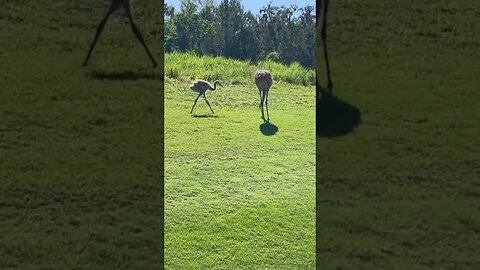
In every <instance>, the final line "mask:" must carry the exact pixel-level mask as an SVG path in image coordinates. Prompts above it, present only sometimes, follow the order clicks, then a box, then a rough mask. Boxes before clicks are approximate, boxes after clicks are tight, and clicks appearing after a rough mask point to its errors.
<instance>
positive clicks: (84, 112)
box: [0, 1, 163, 269]
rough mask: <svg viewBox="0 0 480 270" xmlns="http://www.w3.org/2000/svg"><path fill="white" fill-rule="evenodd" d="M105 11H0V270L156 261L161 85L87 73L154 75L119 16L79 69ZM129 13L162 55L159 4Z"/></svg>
mask: <svg viewBox="0 0 480 270" xmlns="http://www.w3.org/2000/svg"><path fill="white" fill-rule="evenodd" d="M92 7H93V8H92ZM103 8H104V7H103V6H101V5H100V3H99V2H95V1H73V2H72V1H71V2H68V3H67V2H64V1H53V2H52V1H49V2H48V3H47V1H36V2H27V1H7V2H2V3H1V4H0V24H2V25H4V26H5V27H4V28H5V30H4V31H1V34H0V35H1V36H0V58H1V59H2V61H0V70H1V72H0V89H1V90H0V95H1V98H0V220H1V222H0V268H12V269H38V268H54V269H73V268H75V269H98V268H101V269H132V268H155V267H158V266H159V265H161V261H162V256H161V255H162V251H163V249H162V239H161V235H162V231H161V229H162V222H163V221H162V208H163V200H162V196H161V194H162V193H163V185H162V177H163V175H162V174H163V172H162V167H163V164H162V160H163V159H162V151H163V146H162V134H163V124H162V116H163V108H162V106H161V104H162V101H163V94H162V92H161V80H160V78H159V75H155V76H156V77H155V78H152V79H147V78H144V77H142V76H138V78H137V80H133V81H132V80H97V79H95V78H92V77H91V73H92V72H94V71H95V70H101V71H103V72H105V73H107V74H115V73H117V74H122V73H124V72H127V73H126V74H162V71H161V70H153V69H149V67H150V63H149V62H148V61H149V60H148V58H147V56H146V55H145V53H144V51H143V48H141V46H140V44H138V41H136V39H135V37H134V35H133V34H132V33H131V30H130V27H129V25H128V24H126V23H127V20H126V18H123V17H122V15H121V14H114V15H112V18H111V19H112V20H111V21H109V22H108V24H107V27H106V28H105V30H104V33H103V35H102V37H101V38H100V41H99V43H98V44H97V47H96V48H95V51H94V52H93V55H92V58H91V60H90V63H89V66H88V67H86V68H83V67H81V64H82V61H83V57H85V54H86V52H87V49H88V46H89V45H90V44H89V43H90V42H91V39H93V35H94V31H95V27H96V24H97V23H98V22H99V21H100V19H101V16H102V13H103V12H105V10H104V9H103ZM135 12H140V13H142V14H143V15H144V16H143V17H140V18H138V19H137V24H138V27H139V28H140V29H141V31H142V33H143V35H144V36H145V39H146V42H147V43H148V45H149V47H150V49H151V50H152V51H153V52H154V54H155V56H156V57H157V59H161V55H160V54H159V45H158V44H159V40H158V34H159V32H158V25H159V23H157V19H156V18H158V17H157V14H159V12H160V7H159V6H158V7H156V6H155V5H152V6H147V5H143V4H139V5H137V6H136V11H135ZM148 22H151V24H150V23H148ZM155 25H157V26H155ZM155 28H156V29H155ZM154 29H155V30H154ZM92 70H93V71H92Z"/></svg>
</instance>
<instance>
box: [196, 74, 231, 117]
mask: <svg viewBox="0 0 480 270" xmlns="http://www.w3.org/2000/svg"><path fill="white" fill-rule="evenodd" d="M217 84H218V85H220V86H223V85H222V84H221V83H220V82H219V81H218V80H217V81H214V82H213V86H212V85H211V84H210V83H209V82H207V81H204V80H196V81H194V82H193V83H192V84H191V85H190V89H192V91H194V92H197V93H198V97H197V98H196V99H195V102H194V103H193V107H192V110H191V111H190V113H192V112H193V108H195V104H197V100H198V98H199V97H200V96H202V95H203V97H204V98H205V101H206V102H207V105H208V107H210V110H211V111H212V113H215V112H214V111H213V110H212V106H210V103H208V100H207V96H205V92H207V90H212V91H215V89H217Z"/></svg>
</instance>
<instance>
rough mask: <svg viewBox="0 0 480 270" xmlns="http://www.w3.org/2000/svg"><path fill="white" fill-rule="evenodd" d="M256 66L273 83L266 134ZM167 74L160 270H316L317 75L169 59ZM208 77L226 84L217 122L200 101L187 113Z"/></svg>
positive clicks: (214, 96) (217, 103) (215, 104)
mask: <svg viewBox="0 0 480 270" xmlns="http://www.w3.org/2000/svg"><path fill="white" fill-rule="evenodd" d="M256 68H268V69H269V70H271V72H272V74H273V78H274V84H273V86H272V89H271V90H270V95H269V113H270V122H271V125H269V126H264V124H263V120H262V119H261V118H260V115H261V114H260V111H259V108H258V104H259V94H258V89H257V88H256V86H255V83H254V81H253V74H254V72H255V70H256ZM289 70H292V71H293V72H289ZM165 72H166V75H167V79H166V81H165V267H166V269H314V268H315V85H314V83H315V73H314V71H313V70H303V69H301V68H300V67H299V66H297V65H292V66H290V67H285V66H282V65H278V64H274V63H259V65H258V66H257V67H254V66H251V65H250V64H249V63H246V62H239V61H233V60H226V59H223V58H209V57H198V56H195V55H192V54H178V53H175V54H167V55H166V56H165ZM296 72H297V73H298V74H299V75H298V76H290V74H295V73H296ZM204 78H206V79H209V80H210V79H211V80H214V79H218V80H220V81H221V82H222V84H223V87H221V86H219V87H218V89H217V90H215V91H213V92H210V91H209V92H207V98H208V100H209V102H210V104H211V106H212V109H213V110H214V111H215V114H213V113H212V112H211V111H210V109H209V108H208V106H207V104H206V102H205V101H204V100H203V98H201V99H199V100H198V102H197V105H196V107H195V110H194V111H193V113H192V114H190V109H191V107H192V105H193V102H194V100H195V98H196V97H197V94H195V93H193V92H192V91H191V90H190V89H189V85H190V83H191V82H192V80H193V79H204ZM287 80H290V81H292V82H294V81H296V82H297V83H287V82H286V81H287ZM302 82H305V84H306V85H303V83H302ZM275 131H276V132H275Z"/></svg>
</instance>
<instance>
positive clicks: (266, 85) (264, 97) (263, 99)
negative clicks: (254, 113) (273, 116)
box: [255, 70, 273, 121]
mask: <svg viewBox="0 0 480 270" xmlns="http://www.w3.org/2000/svg"><path fill="white" fill-rule="evenodd" d="M272 83H273V80H272V74H271V73H270V71H268V70H258V71H257V72H255V84H256V85H257V88H258V94H259V95H260V105H259V108H260V110H261V112H262V119H263V120H264V121H265V115H264V113H263V107H264V104H265V108H266V109H267V121H270V116H269V114H268V92H269V90H270V87H272Z"/></svg>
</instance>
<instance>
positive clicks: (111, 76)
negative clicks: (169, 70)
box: [88, 70, 163, 81]
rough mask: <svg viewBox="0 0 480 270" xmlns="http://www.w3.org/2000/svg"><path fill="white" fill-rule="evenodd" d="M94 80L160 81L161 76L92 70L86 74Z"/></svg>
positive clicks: (130, 71) (135, 72) (131, 71)
mask: <svg viewBox="0 0 480 270" xmlns="http://www.w3.org/2000/svg"><path fill="white" fill-rule="evenodd" d="M88 75H89V76H90V77H91V78H93V79H96V80H112V81H138V80H162V81H163V74H161V73H157V72H143V71H133V70H121V71H108V70H93V71H92V72H90V73H89V74H88Z"/></svg>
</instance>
